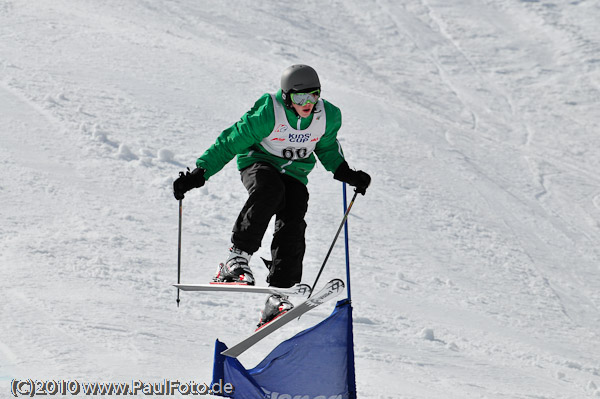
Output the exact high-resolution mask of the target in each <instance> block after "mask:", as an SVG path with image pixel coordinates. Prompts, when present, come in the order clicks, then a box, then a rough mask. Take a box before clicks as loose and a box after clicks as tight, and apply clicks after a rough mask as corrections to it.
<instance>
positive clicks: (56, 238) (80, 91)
mask: <svg viewBox="0 0 600 399" xmlns="http://www.w3.org/2000/svg"><path fill="white" fill-rule="evenodd" d="M599 18H600V8H598V6H597V5H595V4H594V3H593V2H586V1H571V2H567V3H559V2H550V1H546V0H528V1H525V0H523V1H511V2H501V1H497V0H485V1H475V0H459V1H454V2H445V1H441V0H402V1H390V0H371V1H366V2H360V1H345V2H333V3H318V2H312V1H311V2H308V3H306V2H305V3H302V4H300V3H298V4H296V3H289V4H287V3H286V4H283V3H282V4H276V3H260V4H258V3H256V2H249V1H240V2H238V3H237V4H236V7H228V6H224V5H223V4H222V3H221V2H217V1H209V2H202V3H195V2H193V1H189V0H170V1H165V2H160V3H159V4H158V3H152V2H146V1H142V0H134V1H131V2H127V3H122V2H117V1H113V0H107V1H104V2H101V3H98V2H94V1H91V0H82V1H80V2H76V3H73V2H67V1H65V0H56V1H54V2H51V3H50V4H48V3H43V4H41V3H32V2H26V1H23V0H14V1H4V2H0V38H2V46H1V49H2V50H1V51H0V109H1V111H2V112H1V114H2V117H1V118H0V141H1V145H0V164H1V165H2V179H1V180H0V199H1V203H2V207H1V208H0V217H1V219H2V223H1V224H0V265H1V268H2V269H1V270H2V274H3V276H4V278H2V280H0V281H1V282H0V288H1V289H0V309H1V314H2V326H1V327H0V390H2V392H0V397H4V396H5V395H8V381H10V380H11V379H12V378H44V379H49V378H52V379H80V380H83V381H101V380H116V381H127V380H131V379H141V380H144V381H150V382H152V381H161V380H162V379H164V378H172V379H179V380H187V379H189V380H195V381H198V382H199V381H202V382H209V380H210V378H211V373H212V357H213V345H214V340H215V339H216V338H219V339H221V340H222V341H224V342H226V343H227V344H230V345H232V344H234V343H236V342H237V341H238V340H239V339H240V338H241V337H243V336H246V335H247V334H248V333H249V332H251V331H252V327H253V325H254V324H255V323H256V320H257V318H258V312H259V309H260V307H261V306H262V303H263V301H264V298H263V297H261V296H255V295H252V294H241V295H235V294H224V295H221V296H218V295H215V294H197V293H182V295H181V298H182V303H181V307H180V308H177V307H176V306H175V295H176V291H175V290H174V289H173V288H172V287H171V284H173V283H174V282H175V280H176V254H177V253H176V245H177V203H176V201H174V200H173V198H172V194H171V191H170V187H171V184H172V180H173V178H174V177H175V176H176V175H177V173H178V171H180V170H183V169H184V168H185V167H187V166H190V167H192V166H193V162H194V160H195V159H196V157H197V156H198V155H200V154H201V152H202V151H203V150H204V149H205V148H207V147H208V146H209V145H210V144H211V143H212V142H213V141H214V139H215V137H216V136H217V134H218V133H219V132H220V131H221V130H222V129H224V128H225V127H227V126H229V125H230V124H231V123H233V122H234V121H235V120H237V119H238V118H239V116H241V115H242V114H243V112H245V111H246V110H247V109H248V108H249V107H250V106H251V104H252V102H253V101H254V100H255V99H256V98H258V96H260V95H261V94H262V93H263V92H264V91H274V90H276V89H277V84H278V76H279V74H280V72H281V70H283V68H285V67H286V66H288V65H289V64H292V63H308V64H311V65H313V66H315V68H316V69H317V70H318V71H319V73H320V75H321V80H322V83H323V95H324V97H325V98H327V99H329V100H330V101H332V102H333V103H334V104H336V105H338V106H340V108H341V109H342V112H343V115H344V126H343V128H342V130H341V131H340V137H339V138H340V142H341V143H342V145H343V147H344V151H345V154H346V156H347V158H348V160H349V163H350V165H351V166H352V167H355V168H358V169H364V170H366V171H368V172H369V173H371V175H372V176H373V184H372V187H371V188H370V189H369V192H368V193H367V195H366V196H364V197H362V196H359V197H358V199H357V201H356V204H355V205H354V208H353V210H352V213H351V215H350V218H349V225H350V240H351V247H350V252H351V262H352V278H353V280H352V283H353V285H352V288H353V305H354V316H355V320H354V333H355V344H356V368H357V388H358V395H359V396H360V397H364V398H381V399H383V398H441V397H443V398H457V399H458V398H460V399H464V398H548V399H550V398H552V399H562V398H577V399H579V398H584V397H600V388H599V387H600V362H599V360H598V359H600V336H599V333H598V332H599V331H600V290H599V289H598V288H599V287H600V269H599V265H600V250H599V249H598V246H597V243H598V242H599V241H600V222H599V221H600V189H599V188H598V187H599V186H600V178H599V177H598V173H597V170H598V169H599V167H600V153H599V152H600V136H598V134H597V132H598V128H599V122H600V118H599V115H600V114H598V112H597V104H598V99H599V98H600V62H599V61H600V60H599V58H598V54H600V52H599V50H600V48H599V47H600V44H599V43H600V37H599V31H598V29H597V28H596V21H597V20H598V19H599ZM274 27H277V29H274ZM299 38H301V40H299ZM309 38H310V40H309ZM309 190H310V192H311V202H310V205H309V214H308V216H307V219H308V226H309V227H308V231H307V245H308V251H307V254H306V258H305V278H304V280H305V281H306V282H309V283H310V282H311V281H312V280H313V279H314V277H315V275H316V272H317V270H318V267H319V266H320V264H321V262H322V259H323V257H324V255H325V253H326V251H327V249H328V246H329V244H330V242H331V239H332V238H333V235H334V234H335V231H336V229H337V226H338V224H339V222H340V220H341V217H342V212H341V199H339V197H340V187H339V184H338V183H337V182H334V181H333V180H332V179H331V174H329V173H328V172H326V171H325V170H324V168H323V167H322V166H320V165H318V166H317V168H316V169H315V171H314V172H313V173H312V174H311V176H310V183H309ZM245 198H246V194H245V192H244V189H243V186H242V185H241V184H240V183H239V175H238V173H237V171H236V170H235V166H234V162H232V163H230V164H229V165H228V166H226V167H225V168H224V170H223V171H222V172H221V173H220V174H218V175H216V176H214V177H213V178H211V180H210V181H209V182H208V184H207V185H206V186H205V187H203V188H202V189H199V190H196V191H194V192H191V193H189V194H187V195H186V200H185V201H184V234H183V254H182V266H183V268H182V281H184V282H189V283H195V282H203V281H206V280H208V278H209V277H210V276H211V275H212V273H213V271H214V267H215V266H216V264H217V263H218V262H219V261H221V260H222V257H223V256H224V253H225V251H226V249H227V246H228V245H229V235H230V229H231V226H232V224H233V222H234V220H235V217H236V216H237V212H238V210H239V209H240V207H241V205H242V204H243V202H244V201H245ZM272 233H273V231H272V228H270V229H269V231H268V232H267V234H266V235H265V238H264V240H263V246H264V248H261V250H260V251H259V252H258V253H257V254H256V255H255V257H254V258H253V260H252V266H253V269H254V270H255V275H256V277H257V278H258V280H259V281H263V280H264V278H265V277H266V270H265V268H264V267H263V266H262V265H261V261H260V257H261V256H264V257H269V251H268V246H269V245H268V244H269V239H270V236H271V235H272ZM343 273H344V253H343V246H342V244H341V240H340V243H338V245H337V246H336V248H335V250H334V252H333V254H332V256H331V258H330V260H329V264H328V266H327V268H326V270H325V273H324V274H323V276H322V277H321V281H327V279H330V278H333V277H338V276H341V275H343ZM332 308H333V304H329V306H328V307H327V306H323V308H319V309H317V310H314V311H313V312H310V313H309V314H307V315H305V316H304V317H302V318H301V319H300V320H299V321H298V322H294V323H291V324H290V325H288V326H286V327H285V328H283V329H281V330H280V331H277V332H276V333H274V334H273V335H272V336H271V337H270V339H268V340H265V341H263V342H261V343H260V344H258V345H257V346H256V347H255V348H253V349H252V350H251V351H248V353H245V354H244V355H242V357H241V360H242V362H243V363H244V365H246V366H247V367H252V366H254V365H255V364H256V363H257V362H258V361H260V360H261V359H262V358H263V357H264V356H265V355H266V354H267V353H268V352H269V351H270V350H271V349H272V348H273V347H274V346H275V344H276V343H277V342H280V341H281V340H283V339H285V338H287V337H290V336H291V335H293V334H294V333H296V332H298V331H301V330H302V329H304V328H307V327H309V326H311V325H314V324H315V323H317V322H318V321H320V320H322V319H323V318H324V317H326V316H327V315H328V314H329V312H331V310H332Z"/></svg>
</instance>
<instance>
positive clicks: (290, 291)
mask: <svg viewBox="0 0 600 399" xmlns="http://www.w3.org/2000/svg"><path fill="white" fill-rule="evenodd" d="M173 285H174V286H175V287H177V288H179V289H180V290H182V291H206V292H210V291H221V292H251V293H255V294H284V295H292V296H304V297H306V296H308V295H309V294H310V286H309V285H308V284H296V285H294V286H293V287H290V288H277V287H256V286H254V285H247V284H237V283H211V284H173Z"/></svg>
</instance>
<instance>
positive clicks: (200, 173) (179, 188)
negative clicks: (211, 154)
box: [173, 168, 206, 200]
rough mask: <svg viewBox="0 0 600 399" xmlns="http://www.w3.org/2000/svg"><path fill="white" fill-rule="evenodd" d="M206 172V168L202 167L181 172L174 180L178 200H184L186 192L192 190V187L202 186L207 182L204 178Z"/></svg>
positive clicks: (174, 193)
mask: <svg viewBox="0 0 600 399" xmlns="http://www.w3.org/2000/svg"><path fill="white" fill-rule="evenodd" d="M204 172H206V170H204V169H202V168H196V169H194V170H192V171H191V172H190V170H189V169H188V171H187V172H185V173H183V172H179V177H178V178H177V179H176V180H175V181H174V182H173V195H174V196H175V199H176V200H182V199H183V198H184V197H185V195H184V194H185V193H187V192H188V191H190V190H191V189H192V188H198V187H202V186H203V185H204V183H205V182H206V179H205V178H204Z"/></svg>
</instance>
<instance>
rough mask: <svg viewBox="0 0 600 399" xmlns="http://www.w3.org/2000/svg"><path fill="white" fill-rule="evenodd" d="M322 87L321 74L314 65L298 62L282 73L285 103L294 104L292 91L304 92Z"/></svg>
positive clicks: (282, 91)
mask: <svg viewBox="0 0 600 399" xmlns="http://www.w3.org/2000/svg"><path fill="white" fill-rule="evenodd" d="M317 89H321V82H320V81H319V75H317V71H315V70H314V69H313V68H312V67H310V66H308V65H303V64H296V65H292V66H290V67H288V68H286V70H285V71H283V74H282V75H281V93H282V97H283V101H284V102H285V105H287V106H288V107H291V106H292V99H291V97H290V93H302V92H309V91H313V90H317Z"/></svg>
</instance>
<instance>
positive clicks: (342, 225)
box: [308, 190, 358, 298]
mask: <svg viewBox="0 0 600 399" xmlns="http://www.w3.org/2000/svg"><path fill="white" fill-rule="evenodd" d="M357 195H358V191H356V190H354V196H353V197H352V200H351V201H350V204H348V209H346V213H344V218H343V219H342V223H341V224H340V227H339V228H338V230H337V233H335V237H334V238H333V242H332V243H331V246H330V247H329V251H328V252H327V255H326V256H325V260H324V261H323V264H322V265H321V269H320V270H319V273H318V274H317V278H316V279H315V282H314V283H313V285H312V287H311V288H310V294H308V297H309V298H310V296H311V295H312V293H313V291H314V289H315V287H316V285H317V281H319V277H321V273H323V269H324V268H325V264H326V263H327V260H328V259H329V255H331V251H333V247H334V245H335V242H336V241H337V238H338V236H339V235H340V232H341V231H342V228H343V227H344V224H345V223H346V219H348V215H349V214H350V209H352V205H353V204H354V200H355V199H356V196H357Z"/></svg>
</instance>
